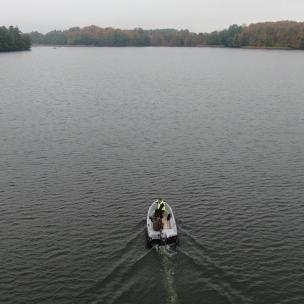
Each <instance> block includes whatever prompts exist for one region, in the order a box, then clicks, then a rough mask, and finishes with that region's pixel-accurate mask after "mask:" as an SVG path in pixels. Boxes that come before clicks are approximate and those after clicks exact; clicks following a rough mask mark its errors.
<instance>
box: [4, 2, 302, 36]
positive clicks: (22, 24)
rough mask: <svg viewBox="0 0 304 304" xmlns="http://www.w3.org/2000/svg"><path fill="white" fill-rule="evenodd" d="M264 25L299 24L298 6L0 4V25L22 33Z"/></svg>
mask: <svg viewBox="0 0 304 304" xmlns="http://www.w3.org/2000/svg"><path fill="white" fill-rule="evenodd" d="M268 20H296V21H304V0H0V25H6V26H8V25H18V26H19V28H20V29H21V30H22V31H23V32H30V31H33V30H38V31H40V32H43V33H45V32H47V31H50V30H53V29H67V28H69V27H72V26H77V25H78V26H86V25H91V24H95V25H99V26H102V27H106V26H112V27H119V28H124V29H127V28H134V27H142V28H144V29H154V28H176V29H185V28H188V29H189V30H191V31H195V32H209V31H212V30H220V29H223V28H225V27H227V26H229V25H230V24H234V23H237V24H249V23H252V22H257V21H268Z"/></svg>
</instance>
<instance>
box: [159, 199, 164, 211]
mask: <svg viewBox="0 0 304 304" xmlns="http://www.w3.org/2000/svg"><path fill="white" fill-rule="evenodd" d="M165 205H166V202H165V201H164V200H159V201H158V202H157V209H158V210H160V211H166V207H165Z"/></svg>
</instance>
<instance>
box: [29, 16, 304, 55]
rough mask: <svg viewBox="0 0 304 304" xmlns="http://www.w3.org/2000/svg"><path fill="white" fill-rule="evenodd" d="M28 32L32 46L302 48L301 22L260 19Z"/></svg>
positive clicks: (302, 25) (303, 37)
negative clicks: (185, 26)
mask: <svg viewBox="0 0 304 304" xmlns="http://www.w3.org/2000/svg"><path fill="white" fill-rule="evenodd" d="M29 35H30V37H31V41H32V43H33V44H35V45H58V46H59V45H62V46H176V47H182V46H187V47H195V46H196V47H203V46H208V47H231V48H267V49H268V48H275V49H304V22H296V21H277V22H260V23H255V24H250V25H241V26H239V25H237V24H234V25H231V26H230V27H229V28H227V29H224V30H222V31H214V32H211V33H194V32H190V31H189V30H176V29H155V30H143V29H141V28H136V29H133V30H122V29H116V28H111V27H107V28H101V27H98V26H95V25H91V26H87V27H83V28H80V27H73V28H70V29H68V30H64V31H58V30H55V31H51V32H48V33H46V34H41V33H39V32H31V33H30V34H29Z"/></svg>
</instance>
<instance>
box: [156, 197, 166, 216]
mask: <svg viewBox="0 0 304 304" xmlns="http://www.w3.org/2000/svg"><path fill="white" fill-rule="evenodd" d="M156 204H157V208H156V209H155V214H154V216H155V217H160V218H162V217H163V213H164V212H165V211H166V202H165V201H164V200H163V199H161V198H160V199H158V200H157V201H156Z"/></svg>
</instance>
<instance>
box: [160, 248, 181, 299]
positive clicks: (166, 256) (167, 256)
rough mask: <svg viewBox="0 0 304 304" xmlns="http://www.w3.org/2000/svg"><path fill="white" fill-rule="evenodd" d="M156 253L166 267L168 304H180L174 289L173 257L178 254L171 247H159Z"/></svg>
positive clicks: (165, 277)
mask: <svg viewBox="0 0 304 304" xmlns="http://www.w3.org/2000/svg"><path fill="white" fill-rule="evenodd" d="M156 251H157V252H158V253H159V254H160V256H161V258H162V264H163V266H164V283H165V287H166V291H167V293H168V303H169V304H178V296H177V293H176V290H175V288H174V264H173V260H172V256H174V255H176V253H177V252H176V251H173V250H172V249H171V248H170V247H169V246H157V247H156Z"/></svg>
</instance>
